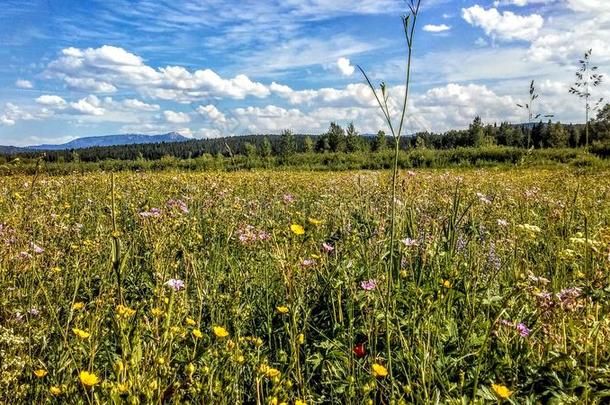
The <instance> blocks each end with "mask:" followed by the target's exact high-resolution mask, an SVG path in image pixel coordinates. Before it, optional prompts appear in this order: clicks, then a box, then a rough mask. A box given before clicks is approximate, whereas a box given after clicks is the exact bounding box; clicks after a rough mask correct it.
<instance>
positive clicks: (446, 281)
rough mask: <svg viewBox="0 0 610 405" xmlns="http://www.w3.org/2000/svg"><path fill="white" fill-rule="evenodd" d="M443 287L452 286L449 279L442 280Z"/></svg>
mask: <svg viewBox="0 0 610 405" xmlns="http://www.w3.org/2000/svg"><path fill="white" fill-rule="evenodd" d="M443 287H445V288H447V289H449V288H452V287H453V284H451V281H449V280H443Z"/></svg>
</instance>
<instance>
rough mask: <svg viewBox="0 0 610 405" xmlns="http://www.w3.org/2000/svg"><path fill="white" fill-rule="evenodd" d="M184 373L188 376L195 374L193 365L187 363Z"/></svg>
mask: <svg viewBox="0 0 610 405" xmlns="http://www.w3.org/2000/svg"><path fill="white" fill-rule="evenodd" d="M186 372H187V373H189V375H191V376H192V375H193V374H195V365H194V364H193V363H189V364H187V366H186Z"/></svg>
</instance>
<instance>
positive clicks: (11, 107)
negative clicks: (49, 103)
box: [0, 103, 53, 126]
mask: <svg viewBox="0 0 610 405" xmlns="http://www.w3.org/2000/svg"><path fill="white" fill-rule="evenodd" d="M52 114H53V113H52V111H50V110H48V109H47V108H42V109H38V110H32V111H26V110H24V109H23V108H21V107H19V106H17V105H15V104H13V103H6V104H5V106H4V112H2V114H0V124H2V125H4V126H13V125H15V124H16V123H17V122H18V121H31V120H38V119H41V118H46V117H49V116H50V115H52Z"/></svg>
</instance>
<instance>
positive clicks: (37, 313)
mask: <svg viewBox="0 0 610 405" xmlns="http://www.w3.org/2000/svg"><path fill="white" fill-rule="evenodd" d="M28 314H30V315H32V316H38V315H40V311H39V310H38V308H30V310H29V311H28Z"/></svg>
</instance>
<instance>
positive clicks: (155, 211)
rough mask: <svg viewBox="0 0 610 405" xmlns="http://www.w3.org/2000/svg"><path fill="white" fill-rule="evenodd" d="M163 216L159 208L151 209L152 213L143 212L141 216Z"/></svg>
mask: <svg viewBox="0 0 610 405" xmlns="http://www.w3.org/2000/svg"><path fill="white" fill-rule="evenodd" d="M161 214H162V211H161V210H160V209H159V208H151V210H150V211H142V212H140V216H141V217H142V218H153V217H154V218H157V217H160V216H161Z"/></svg>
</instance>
